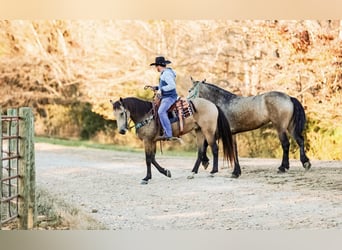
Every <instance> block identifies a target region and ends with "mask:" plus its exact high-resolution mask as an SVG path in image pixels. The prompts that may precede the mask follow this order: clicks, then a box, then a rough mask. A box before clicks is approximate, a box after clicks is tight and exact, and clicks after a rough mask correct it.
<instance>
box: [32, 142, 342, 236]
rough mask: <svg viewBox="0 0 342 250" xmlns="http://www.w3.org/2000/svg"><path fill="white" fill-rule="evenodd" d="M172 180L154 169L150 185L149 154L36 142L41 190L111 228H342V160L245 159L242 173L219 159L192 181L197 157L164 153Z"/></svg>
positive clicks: (163, 162) (159, 157)
mask: <svg viewBox="0 0 342 250" xmlns="http://www.w3.org/2000/svg"><path fill="white" fill-rule="evenodd" d="M157 160H158V161H159V163H160V164H161V165H162V166H163V167H165V168H167V169H169V170H170V171H171V173H172V178H167V177H165V176H163V175H161V174H159V173H158V172H157V171H156V169H155V168H153V169H152V175H153V179H152V180H151V182H150V183H149V184H148V185H141V184H140V180H141V179H142V178H143V177H144V176H145V174H146V167H145V159H144V153H143V152H134V153H133V152H119V151H110V150H100V149H89V148H82V147H64V146H57V145H50V144H46V143H37V144H36V173H37V185H38V186H40V187H42V188H44V189H47V190H49V192H50V193H51V194H52V195H54V196H55V197H58V198H61V199H63V200H65V202H67V203H70V204H72V205H74V206H76V207H78V208H79V209H80V210H81V211H82V212H84V213H85V214H87V215H89V216H91V217H93V218H94V219H95V220H97V221H99V222H100V223H101V224H103V225H104V226H105V227H106V228H107V229H111V230H122V229H127V230H158V229H171V230H179V229H184V230H194V229H223V230H244V229H253V230H255V229H257V230H258V229H261V230H274V229H326V228H335V229H342V162H338V161H312V169H311V170H310V171H305V170H304V169H303V168H302V167H301V165H300V162H299V161H298V160H292V161H291V163H290V164H291V169H290V171H289V172H288V173H286V174H278V173H277V171H276V170H277V167H278V164H279V163H280V160H279V159H247V158H242V159H240V164H241V166H242V176H241V177H240V178H239V179H231V178H230V177H229V176H230V172H232V170H231V169H230V168H228V167H227V163H225V167H224V166H223V165H224V164H223V162H222V160H220V162H219V167H220V172H219V173H218V174H217V175H216V176H215V177H213V178H212V177H209V171H210V170H209V169H208V170H204V169H203V168H201V169H200V173H199V174H198V175H197V176H196V177H195V179H191V180H189V179H187V176H188V175H189V174H190V170H191V168H192V166H193V164H194V161H195V153H194V157H178V156H170V155H168V154H167V152H164V154H163V155H161V154H160V153H158V155H157Z"/></svg>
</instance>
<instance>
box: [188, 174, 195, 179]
mask: <svg viewBox="0 0 342 250" xmlns="http://www.w3.org/2000/svg"><path fill="white" fill-rule="evenodd" d="M194 178H195V173H192V174H191V175H189V176H188V177H187V179H188V180H191V179H194Z"/></svg>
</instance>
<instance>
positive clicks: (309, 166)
mask: <svg viewBox="0 0 342 250" xmlns="http://www.w3.org/2000/svg"><path fill="white" fill-rule="evenodd" d="M303 167H304V168H305V170H309V169H310V168H311V163H310V162H309V161H307V162H305V163H304V164H303Z"/></svg>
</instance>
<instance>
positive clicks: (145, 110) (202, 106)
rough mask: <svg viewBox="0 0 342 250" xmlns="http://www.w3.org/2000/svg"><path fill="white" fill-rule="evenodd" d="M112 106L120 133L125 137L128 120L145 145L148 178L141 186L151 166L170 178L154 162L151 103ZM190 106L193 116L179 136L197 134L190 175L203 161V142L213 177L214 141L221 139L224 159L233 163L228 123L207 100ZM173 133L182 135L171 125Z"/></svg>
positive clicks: (131, 101) (155, 129) (156, 126)
mask: <svg viewBox="0 0 342 250" xmlns="http://www.w3.org/2000/svg"><path fill="white" fill-rule="evenodd" d="M111 103H112V105H113V110H114V116H115V117H116V119H117V126H118V131H119V133H120V134H125V133H126V131H127V130H128V123H129V119H131V120H132V121H133V122H134V124H135V128H136V132H137V135H138V137H139V138H140V139H141V140H143V142H144V148H145V159H146V167H147V174H146V177H145V178H143V179H142V182H141V184H147V183H148V181H149V180H150V179H151V178H152V173H151V164H153V165H154V166H155V167H156V168H157V170H158V171H159V172H160V173H162V174H164V175H165V176H167V177H171V172H170V171H169V170H168V169H165V168H163V167H161V166H160V165H159V164H158V163H157V161H156V159H155V154H156V143H157V138H158V136H159V135H160V125H159V123H158V122H156V121H157V119H159V118H158V117H156V116H155V115H156V111H155V110H154V108H153V106H154V105H153V103H152V102H149V101H144V100H141V99H138V98H135V97H127V98H124V99H123V98H120V99H119V100H118V101H116V102H113V101H111ZM189 104H190V106H191V107H192V109H193V114H192V115H191V116H189V117H186V118H184V120H183V121H184V124H183V127H182V128H183V129H182V134H186V133H188V132H190V131H192V130H195V132H196V137H197V145H198V151H197V160H196V162H195V165H194V167H193V169H192V173H193V175H194V174H197V172H198V168H199V165H200V163H201V161H202V157H203V150H204V148H203V144H204V141H206V142H207V143H208V144H209V145H210V147H211V150H212V153H213V157H214V163H213V168H212V170H211V172H210V174H212V175H213V174H215V173H216V172H218V146H217V142H216V141H217V139H219V138H221V140H222V144H223V154H224V157H225V158H226V159H227V160H228V161H229V162H230V163H231V164H232V162H233V161H235V155H234V149H233V139H232V134H231V130H230V126H229V123H228V121H227V119H226V116H225V115H224V114H223V112H222V111H221V110H220V108H218V107H217V106H216V105H215V104H213V103H212V102H210V101H208V100H205V99H203V98H195V99H193V100H192V101H190V102H189ZM172 131H173V136H180V135H181V131H180V129H179V126H178V124H177V123H172ZM208 144H207V146H208ZM193 175H192V176H193Z"/></svg>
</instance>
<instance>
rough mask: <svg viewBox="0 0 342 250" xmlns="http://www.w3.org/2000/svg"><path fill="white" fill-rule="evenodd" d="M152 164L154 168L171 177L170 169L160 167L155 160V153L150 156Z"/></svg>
mask: <svg viewBox="0 0 342 250" xmlns="http://www.w3.org/2000/svg"><path fill="white" fill-rule="evenodd" d="M152 164H153V165H154V166H155V167H156V169H158V171H159V173H161V174H163V175H165V176H167V177H171V171H170V170H168V169H166V168H163V167H161V166H160V165H159V164H158V162H157V161H156V159H155V155H153V157H152Z"/></svg>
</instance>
